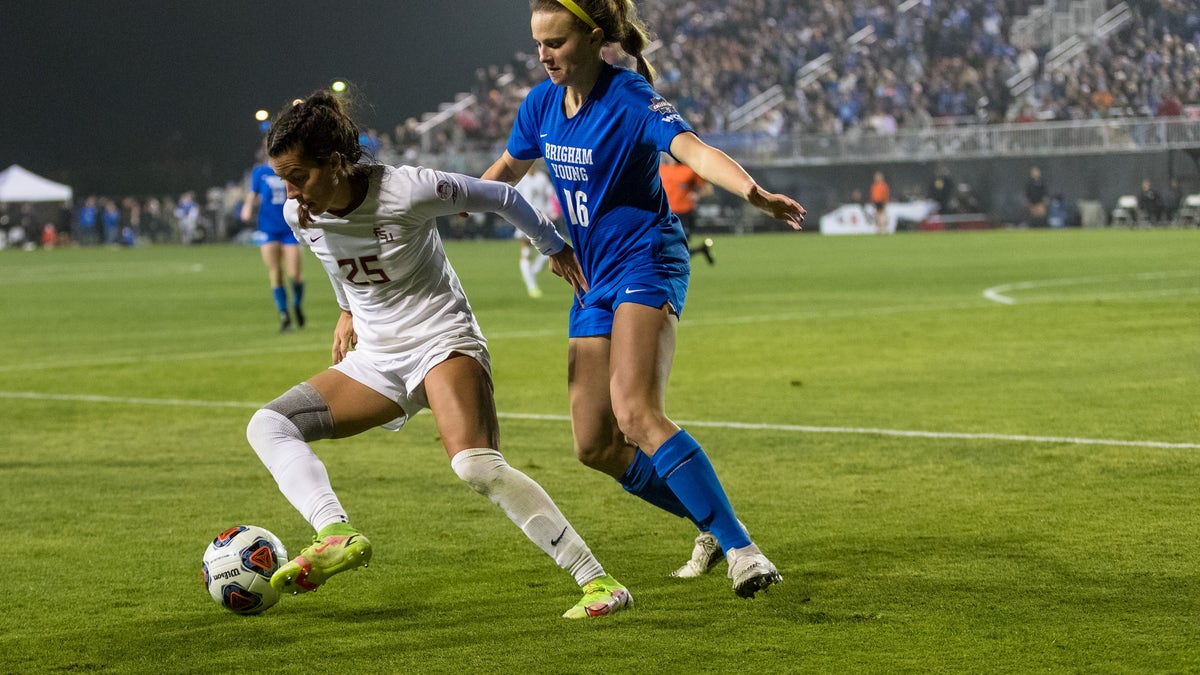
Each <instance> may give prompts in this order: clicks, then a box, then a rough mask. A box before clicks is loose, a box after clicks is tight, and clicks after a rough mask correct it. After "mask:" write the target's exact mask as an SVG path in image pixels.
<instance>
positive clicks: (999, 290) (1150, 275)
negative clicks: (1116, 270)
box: [983, 271, 1200, 305]
mask: <svg viewBox="0 0 1200 675" xmlns="http://www.w3.org/2000/svg"><path fill="white" fill-rule="evenodd" d="M1196 274H1200V273H1198V272H1191V271H1183V272H1140V273H1137V274H1114V275H1108V276H1101V277H1067V278H1063V279H1040V280H1037V281H1017V282H1013V283H1011V284H1000V285H999V286H992V287H991V288H985V289H983V297H985V298H987V299H988V300H991V301H992V302H998V303H1000V304H1002V305H1013V304H1016V302H1017V300H1016V299H1015V298H1013V297H1011V296H1009V295H1007V294H1008V293H1009V292H1011V291H1028V290H1030V289H1036V288H1053V287H1057V286H1086V285H1088V284H1098V283H1104V282H1107V281H1114V280H1119V279H1136V280H1138V281H1147V280H1150V279H1175V278H1179V277H1189V276H1195V275H1196ZM1186 293H1200V290H1196V289H1164V290H1157V291H1127V292H1124V293H1106V294H1101V295H1090V296H1087V297H1086V298H1082V299H1083V300H1112V299H1117V298H1125V297H1140V296H1146V295H1164V296H1165V295H1183V294H1186ZM1054 300H1060V299H1057V298H1056V299H1054ZM1022 302H1048V301H1047V300H1044V299H1039V300H1023V301H1022Z"/></svg>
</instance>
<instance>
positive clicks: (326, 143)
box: [267, 89, 363, 171]
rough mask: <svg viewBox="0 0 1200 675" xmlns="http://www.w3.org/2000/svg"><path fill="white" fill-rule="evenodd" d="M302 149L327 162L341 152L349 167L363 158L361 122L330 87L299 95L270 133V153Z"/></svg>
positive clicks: (268, 151)
mask: <svg viewBox="0 0 1200 675" xmlns="http://www.w3.org/2000/svg"><path fill="white" fill-rule="evenodd" d="M291 150H298V151H299V153H300V155H301V156H302V157H305V158H307V159H310V160H313V161H316V162H323V161H325V160H327V159H329V157H330V156H331V155H332V154H333V153H335V152H336V153H338V154H340V155H341V156H342V159H343V160H344V162H345V163H346V169H347V171H349V170H350V168H351V167H353V166H354V165H355V164H357V163H358V160H359V159H361V158H362V155H363V151H362V146H361V145H360V144H359V142H358V126H357V125H355V124H354V120H352V119H350V115H349V113H347V111H346V106H345V104H344V103H343V102H342V100H341V99H340V98H339V97H338V96H336V95H334V93H333V92H332V91H329V90H328V89H321V90H318V91H316V92H313V94H312V95H311V96H309V97H308V98H307V99H303V100H302V99H296V100H295V101H293V102H292V104H291V105H288V106H284V108H283V110H281V111H280V112H279V115H278V116H277V117H276V119H275V124H273V125H271V130H270V132H268V133H267V156H268V157H278V156H279V155H281V154H283V153H285V152H289V151H291Z"/></svg>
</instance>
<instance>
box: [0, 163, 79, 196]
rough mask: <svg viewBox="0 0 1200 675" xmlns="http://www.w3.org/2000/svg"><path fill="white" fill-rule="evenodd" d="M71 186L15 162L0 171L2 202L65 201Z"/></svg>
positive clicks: (69, 193) (69, 194)
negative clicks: (49, 178) (48, 178)
mask: <svg viewBox="0 0 1200 675" xmlns="http://www.w3.org/2000/svg"><path fill="white" fill-rule="evenodd" d="M70 199H71V186H69V185H63V184H62V183H55V182H54V181H52V180H47V179H45V178H42V177H41V176H39V175H37V174H36V173H33V172H32V171H29V170H27V169H25V168H22V167H21V166H18V165H16V164H13V165H12V166H10V167H8V168H7V169H5V170H4V171H0V202H65V201H68V200H70Z"/></svg>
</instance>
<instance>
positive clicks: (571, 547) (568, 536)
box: [450, 448, 604, 586]
mask: <svg viewBox="0 0 1200 675" xmlns="http://www.w3.org/2000/svg"><path fill="white" fill-rule="evenodd" d="M450 466H451V468H453V469H454V473H456V474H458V477H459V478H461V479H463V480H464V481H466V483H467V484H468V485H470V486H471V489H473V490H475V491H476V492H478V493H479V494H481V495H483V496H485V497H487V498H488V499H490V500H492V503H493V504H495V505H496V506H499V507H500V508H501V509H502V510H503V511H504V513H505V514H506V515H507V516H508V518H509V520H511V521H513V522H514V523H516V525H517V527H519V528H521V531H523V532H524V533H525V536H527V537H529V540H530V541H532V542H533V543H535V544H537V545H538V547H539V548H541V549H542V550H543V551H545V552H546V555H548V556H550V557H551V558H554V562H556V563H558V566H559V567H561V568H563V569H564V570H567V571H568V572H570V573H571V575H572V576H574V577H575V581H576V582H578V583H579V585H580V586H582V585H584V584H586V583H587V582H589V581H591V580H592V579H595V578H596V577H600V576H604V568H603V567H601V566H600V563H599V561H597V560H596V557H595V556H594V555H592V552H591V550H590V549H588V547H587V544H586V543H584V541H583V538H582V537H580V536H579V535H578V534H577V533H576V532H575V529H574V528H573V527H571V524H570V523H569V522H567V518H566V516H564V515H563V514H562V512H561V511H559V510H558V507H557V506H555V505H554V501H553V500H552V499H550V495H548V494H546V491H545V490H543V489H542V486H541V485H538V484H537V483H536V482H535V481H534V480H533V479H532V478H530V477H529V476H526V475H525V474H523V473H521V472H520V471H518V470H517V469H514V468H513V467H511V466H509V464H508V462H506V461H504V456H503V455H501V454H500V453H499V451H497V450H492V449H491V448H469V449H467V450H463V451H462V452H460V453H458V454H457V455H455V456H454V459H452V460H451V461H450Z"/></svg>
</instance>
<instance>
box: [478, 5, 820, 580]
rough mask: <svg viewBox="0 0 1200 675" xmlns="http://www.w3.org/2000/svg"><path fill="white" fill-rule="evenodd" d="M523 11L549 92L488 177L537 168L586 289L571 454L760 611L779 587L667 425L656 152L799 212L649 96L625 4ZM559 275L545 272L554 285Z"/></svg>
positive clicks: (686, 442) (790, 213)
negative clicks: (659, 519) (671, 525)
mask: <svg viewBox="0 0 1200 675" xmlns="http://www.w3.org/2000/svg"><path fill="white" fill-rule="evenodd" d="M530 8H531V11H532V19H531V26H532V31H533V39H534V41H535V42H536V44H537V49H538V57H539V59H540V61H541V63H542V65H543V66H544V67H545V69H546V72H547V74H548V75H549V79H548V80H546V81H544V82H542V83H541V84H539V85H537V86H535V87H534V88H533V89H532V90H531V91H530V92H529V95H528V96H527V97H526V98H525V101H524V102H523V103H522V104H521V107H520V110H519V111H518V113H517V118H516V121H515V123H514V124H513V129H512V133H511V134H510V136H509V140H508V147H507V149H506V151H505V152H504V154H503V155H502V156H501V157H500V158H499V159H498V160H496V162H495V163H494V164H493V165H492V166H491V167H490V168H489V169H488V170H487V172H486V173H484V175H483V177H484V178H487V179H493V180H500V181H504V182H507V183H510V184H515V183H516V182H517V181H518V180H520V179H521V177H522V176H524V175H525V173H526V171H528V170H529V167H530V165H532V164H533V162H534V160H536V159H537V158H539V157H542V158H544V159H545V161H546V167H547V169H548V170H549V172H550V175H551V178H552V179H553V181H554V185H555V188H556V191H557V195H558V198H559V200H561V202H562V206H563V217H564V219H565V220H566V222H567V225H568V227H569V229H570V234H571V241H572V243H573V244H574V247H575V254H576V256H577V257H578V260H579V263H580V265H581V266H582V269H583V272H584V277H585V279H584V282H583V283H579V284H577V285H576V298H575V302H574V304H573V305H572V307H571V315H570V328H569V332H570V345H569V356H568V359H569V363H568V375H567V381H568V391H569V397H570V404H571V422H572V428H573V430H574V434H575V452H576V455H577V456H578V457H579V460H580V461H581V462H583V463H584V464H585V465H587V466H589V467H591V468H593V469H596V470H599V471H602V472H604V473H606V474H608V475H610V476H612V477H614V478H616V479H617V480H618V481H619V482H620V483H621V484H622V485H623V486H624V488H625V489H626V490H628V491H629V492H630V493H632V494H634V495H637V496H638V497H641V498H642V499H644V500H646V501H648V502H650V503H651V504H654V505H655V506H658V507H659V508H662V509H664V510H666V511H669V512H671V513H674V514H676V515H678V516H681V517H686V518H689V519H690V520H692V522H693V523H695V524H696V526H697V527H698V528H699V529H700V534H699V536H698V537H697V538H696V545H695V548H694V550H693V554H692V559H691V560H689V561H688V564H686V565H684V566H683V567H682V568H680V569H679V570H678V571H676V573H675V574H676V575H677V576H688V577H690V576H697V575H699V574H703V573H704V572H706V571H708V570H709V569H710V568H711V567H712V566H713V565H715V564H716V563H717V562H719V561H720V559H721V558H722V557H724V558H726V559H727V560H728V562H729V577H730V578H731V579H732V580H733V589H734V591H735V592H736V593H737V594H738V595H740V596H742V597H753V596H754V594H755V593H757V592H758V591H759V590H762V589H765V588H767V587H768V586H770V585H772V584H775V583H778V582H779V581H781V579H782V577H781V576H780V574H779V572H778V570H777V569H776V567H775V565H773V564H772V563H771V561H770V560H768V559H767V557H766V556H765V555H763V553H762V552H761V551H760V550H759V549H758V547H757V546H756V545H755V544H754V543H753V542H752V541H751V540H750V537H749V535H748V534H747V532H746V530H745V528H743V527H742V525H741V523H740V522H739V521H738V519H737V517H736V516H735V515H734V512H733V508H732V507H731V506H730V504H729V499H728V498H727V497H726V494H725V490H724V488H723V487H722V485H721V482H720V481H719V480H718V479H717V476H716V473H715V472H714V471H713V467H712V464H711V463H710V462H709V460H708V457H707V456H706V455H705V453H704V451H703V450H702V449H701V447H700V444H699V443H698V442H697V441H696V440H695V439H694V438H692V436H691V435H690V434H688V432H687V431H685V430H682V429H680V428H679V427H678V426H677V425H676V424H675V423H674V422H672V421H671V420H670V419H669V418H668V417H667V415H666V413H665V412H664V411H665V403H664V401H665V396H666V388H667V378H668V375H669V374H670V370H671V360H672V358H673V356H674V353H675V333H676V325H677V323H678V321H679V315H680V313H681V312H682V311H683V305H684V300H685V298H686V295H687V285H688V276H689V273H690V266H689V262H688V259H689V254H688V246H687V238H686V236H685V234H684V231H683V228H682V226H681V225H680V222H679V218H677V217H676V216H675V215H674V214H673V213H671V211H670V208H669V206H668V204H667V198H666V195H665V194H664V192H663V189H662V182H661V180H660V179H659V176H658V162H659V152H660V151H662V152H669V153H670V154H671V155H672V156H674V157H675V158H676V159H678V160H679V161H680V162H682V163H683V164H686V165H688V166H690V167H692V169H694V170H695V171H696V173H698V174H700V176H701V177H702V178H704V179H705V180H706V181H708V182H710V183H712V184H714V185H717V186H719V187H721V188H723V189H725V190H728V191H730V192H732V193H734V194H737V195H739V196H741V197H742V198H744V199H746V201H747V202H749V203H750V204H752V205H753V206H755V207H757V208H759V209H760V210H762V211H764V212H766V213H768V214H770V215H771V216H773V217H775V218H778V219H780V220H783V221H785V222H787V223H789V224H790V225H791V226H792V227H793V228H795V229H797V230H798V229H800V226H801V223H802V222H803V221H804V215H805V210H804V208H803V207H802V206H801V205H800V204H799V203H797V202H796V201H795V200H794V199H792V198H790V197H787V196H785V195H780V194H774V193H771V192H767V191H766V190H764V189H762V188H761V187H759V186H758V184H757V183H755V182H754V180H753V179H752V178H751V177H750V176H749V175H748V174H747V173H746V171H745V170H744V169H743V168H742V167H741V166H740V165H739V164H737V163H736V162H734V161H733V160H732V159H730V158H729V157H728V156H727V155H726V154H725V153H723V152H721V151H719V150H717V149H715V148H713V147H711V146H709V145H707V144H705V143H704V142H702V141H701V140H700V138H699V137H698V136H696V134H695V133H694V132H693V131H692V128H691V127H690V126H689V125H688V124H687V122H685V121H684V120H683V118H682V117H681V116H680V115H679V113H678V112H677V111H676V110H675V108H674V107H673V106H672V105H671V104H670V103H668V102H667V101H665V100H663V98H662V97H661V96H659V95H658V94H657V93H656V92H655V91H654V89H653V86H652V81H653V70H652V69H651V68H650V65H649V63H647V62H646V59H645V57H644V56H643V55H642V50H643V49H644V47H645V46H646V44H647V41H648V38H647V35H646V32H645V28H644V26H643V25H642V24H641V22H640V21H639V19H638V18H637V12H636V9H635V8H634V6H633V3H632V2H630V1H629V0H533V2H531V3H530ZM606 44H610V45H611V44H619V45H620V46H621V48H622V49H623V50H624V51H625V52H626V53H628V54H630V55H632V56H634V57H636V58H637V64H638V65H637V71H638V72H636V73H635V72H633V71H631V70H627V69H624V68H618V67H615V66H612V65H609V64H608V63H607V62H606V61H605V60H604V59H603V57H602V53H601V52H602V50H603V49H604V47H605V45H606ZM557 263H558V261H556V260H552V261H551V263H550V265H551V270H553V271H554V272H555V273H556V274H559V273H560V269H559V265H558V264H557ZM560 276H561V274H560Z"/></svg>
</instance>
